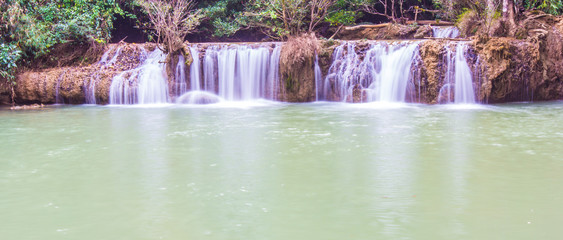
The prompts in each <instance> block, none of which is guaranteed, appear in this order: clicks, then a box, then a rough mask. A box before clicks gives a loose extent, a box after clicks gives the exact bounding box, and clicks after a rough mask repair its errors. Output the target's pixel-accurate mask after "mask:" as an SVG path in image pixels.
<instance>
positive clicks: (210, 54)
mask: <svg viewBox="0 0 563 240" xmlns="http://www.w3.org/2000/svg"><path fill="white" fill-rule="evenodd" d="M216 61H217V47H216V46H210V47H208V48H207V51H205V57H204V58H203V89H204V90H205V91H207V92H215V91H217V90H216V87H215V85H216V84H215V82H216V81H215V80H216V79H217V75H216V72H217V64H216V63H215V62H216Z"/></svg>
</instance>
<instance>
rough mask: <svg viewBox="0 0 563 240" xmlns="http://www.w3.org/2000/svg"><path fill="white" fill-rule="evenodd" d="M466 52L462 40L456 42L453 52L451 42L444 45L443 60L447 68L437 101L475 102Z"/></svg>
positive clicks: (465, 46)
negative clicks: (444, 54) (444, 53)
mask: <svg viewBox="0 0 563 240" xmlns="http://www.w3.org/2000/svg"><path fill="white" fill-rule="evenodd" d="M466 52H467V45H466V44H465V43H463V42H459V43H457V44H456V47H455V52H453V50H452V47H451V44H450V45H448V46H446V56H445V58H446V59H445V62H446V64H447V69H446V74H445V77H444V84H443V85H442V88H441V89H440V92H439V96H438V102H440V103H456V104H474V103H476V102H475V91H474V89H473V77H472V73H471V69H470V68H469V64H467V59H466V58H465V53H466ZM454 54H455V55H454Z"/></svg>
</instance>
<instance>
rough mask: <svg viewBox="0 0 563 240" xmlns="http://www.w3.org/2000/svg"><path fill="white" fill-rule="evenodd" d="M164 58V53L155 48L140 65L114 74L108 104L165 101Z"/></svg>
mask: <svg viewBox="0 0 563 240" xmlns="http://www.w3.org/2000/svg"><path fill="white" fill-rule="evenodd" d="M165 59H166V55H165V54H164V53H162V51H160V50H159V49H156V50H154V51H153V52H151V53H150V54H149V55H148V56H147V58H146V60H145V61H144V62H143V64H141V66H139V67H137V68H135V69H131V70H128V71H124V72H122V73H120V74H118V75H117V76H115V77H114V78H113V80H112V83H111V87H110V104H155V103H167V102H168V98H169V97H168V83H167V79H166V74H165V71H164V68H165V64H164V61H165Z"/></svg>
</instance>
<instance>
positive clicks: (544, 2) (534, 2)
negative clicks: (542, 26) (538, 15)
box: [524, 0, 563, 15]
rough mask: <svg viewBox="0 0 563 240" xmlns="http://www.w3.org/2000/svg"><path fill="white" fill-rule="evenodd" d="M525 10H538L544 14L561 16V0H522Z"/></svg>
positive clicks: (562, 12) (562, 5)
mask: <svg viewBox="0 0 563 240" xmlns="http://www.w3.org/2000/svg"><path fill="white" fill-rule="evenodd" d="M524 2H525V4H524V5H525V6H526V8H527V9H534V8H537V9H540V10H542V11H544V12H546V13H549V14H554V15H560V14H563V2H562V1H561V0H524Z"/></svg>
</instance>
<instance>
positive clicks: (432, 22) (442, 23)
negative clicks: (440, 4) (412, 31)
mask: <svg viewBox="0 0 563 240" xmlns="http://www.w3.org/2000/svg"><path fill="white" fill-rule="evenodd" d="M407 23H408V24H413V23H415V22H414V21H408V22H407ZM416 23H417V24H418V25H432V26H453V25H454V23H452V22H448V21H439V22H436V21H435V20H418V21H416Z"/></svg>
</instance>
